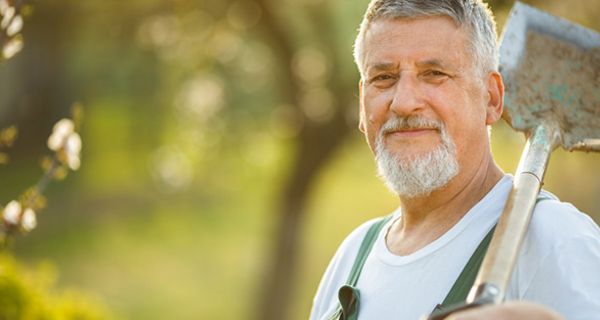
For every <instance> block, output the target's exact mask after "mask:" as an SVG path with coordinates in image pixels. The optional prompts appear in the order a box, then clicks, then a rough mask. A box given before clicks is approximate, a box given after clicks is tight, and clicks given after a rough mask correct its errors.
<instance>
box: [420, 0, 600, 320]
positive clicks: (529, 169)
mask: <svg viewBox="0 0 600 320" xmlns="http://www.w3.org/2000/svg"><path fill="white" fill-rule="evenodd" d="M500 65H501V67H500V68H501V70H500V72H501V73H502V77H503V78H504V80H505V83H506V93H505V109H504V113H503V115H502V117H503V118H504V119H505V120H506V121H507V122H508V123H509V124H510V126H511V127H512V128H513V129H515V130H517V131H521V132H523V133H525V135H526V136H527V143H526V146H525V149H524V151H523V154H522V156H521V160H520V162H519V166H518V168H517V172H516V174H515V179H514V182H513V186H512V190H511V192H510V195H509V197H508V200H507V202H506V206H505V208H504V211H503V213H502V215H501V217H500V220H499V221H498V224H497V226H496V230H495V232H494V236H493V238H492V240H491V242H490V246H489V248H488V251H487V254H486V255H485V258H484V260H483V262H482V265H481V268H480V269H479V273H478V274H477V278H476V279H475V283H474V284H473V287H472V288H471V291H470V292H469V295H468V297H467V301H466V303H465V304H461V305H457V306H453V307H450V308H448V309H447V310H446V311H442V312H434V313H433V314H432V315H431V316H430V317H429V319H431V320H434V319H436V320H439V319H444V318H445V317H446V316H448V315H449V314H450V313H453V312H456V311H459V310H464V309H468V308H471V307H475V306H479V305H484V304H498V303H501V302H502V301H503V300H504V296H505V293H506V287H507V285H508V282H509V280H510V276H511V274H512V271H513V268H514V265H515V262H516V260H517V256H518V254H519V249H520V246H521V243H522V241H523V238H524V237H525V233H526V231H527V227H528V224H529V221H530V219H531V214H532V212H533V208H534V207H535V204H536V199H537V197H538V194H539V192H540V188H541V185H542V183H543V179H544V172H545V171H546V167H547V165H548V160H549V158H550V153H552V151H553V150H554V149H556V148H557V147H559V146H561V147H563V148H564V149H566V150H569V151H574V150H582V151H600V34H598V33H596V32H594V31H592V30H589V29H586V28H584V27H582V26H579V25H575V24H573V23H570V22H569V21H566V20H564V19H561V18H558V17H554V16H551V15H549V14H547V13H545V12H543V11H539V10H537V9H534V8H532V7H530V6H527V5H524V4H522V3H520V2H516V3H515V5H514V7H513V8H512V10H511V13H510V16H509V18H508V21H507V22H506V27H505V29H504V32H503V34H502V39H501V44H500Z"/></svg>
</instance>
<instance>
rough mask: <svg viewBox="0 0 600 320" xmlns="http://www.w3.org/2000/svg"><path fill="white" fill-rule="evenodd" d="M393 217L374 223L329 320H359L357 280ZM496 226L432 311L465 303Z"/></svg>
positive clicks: (544, 197)
mask: <svg viewBox="0 0 600 320" xmlns="http://www.w3.org/2000/svg"><path fill="white" fill-rule="evenodd" d="M545 199H552V198H551V197H549V196H546V195H539V196H538V199H537V202H539V201H541V200H545ZM392 216H393V214H390V215H388V216H385V217H382V218H380V219H379V220H378V221H377V222H375V223H374V224H373V225H371V227H370V228H369V230H368V231H367V234H366V235H365V237H364V239H363V241H362V243H361V245H360V249H359V250H358V255H357V256H356V260H354V265H353V266H352V270H351V271H350V276H349V277H348V280H347V281H346V284H345V285H343V286H342V287H341V288H340V289H339V291H338V298H339V301H340V304H339V306H338V309H337V311H336V312H335V313H334V314H333V315H332V316H331V317H330V318H329V319H330V320H357V319H358V307H359V301H360V293H359V291H358V288H356V283H357V282H358V278H359V276H360V272H361V271H362V268H363V265H364V264H365V261H366V260H367V257H368V256H369V253H370V252H371V249H372V248H373V245H374V244H375V239H377V235H379V232H380V231H381V229H382V228H383V226H384V225H385V224H386V223H387V222H388V221H390V219H391V218H392ZM495 229H496V226H495V225H494V227H493V228H492V229H491V230H490V231H489V232H488V234H487V235H486V236H485V237H484V238H483V240H481V242H480V243H479V246H477V249H475V252H473V255H472V256H471V258H470V259H469V261H468V262H467V264H466V265H465V267H464V269H463V270H462V271H461V273H460V275H459V276H458V278H457V279H456V282H454V285H452V288H451V289H450V292H448V295H446V298H445V299H444V301H443V302H442V303H441V304H438V305H437V306H436V307H435V309H434V310H433V311H437V310H443V309H444V308H446V307H448V306H451V305H454V304H456V303H461V302H464V301H465V300H466V298H467V295H468V294H469V291H470V290H471V286H473V283H474V282H475V278H476V277H477V272H478V271H479V267H480V266H481V262H482V261H483V258H484V256H485V253H486V252H487V248H488V246H489V244H490V241H491V240H492V235H493V234H494V230H495Z"/></svg>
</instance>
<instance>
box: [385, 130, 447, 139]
mask: <svg viewBox="0 0 600 320" xmlns="http://www.w3.org/2000/svg"><path fill="white" fill-rule="evenodd" d="M437 131H438V130H437V129H436V128H409V129H396V130H391V131H390V132H388V133H387V134H388V135H390V136H395V137H417V136H421V135H426V134H429V133H432V132H437Z"/></svg>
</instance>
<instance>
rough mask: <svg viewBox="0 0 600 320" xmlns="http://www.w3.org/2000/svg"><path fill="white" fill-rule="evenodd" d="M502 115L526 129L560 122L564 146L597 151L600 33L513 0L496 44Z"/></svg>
mask: <svg viewBox="0 0 600 320" xmlns="http://www.w3.org/2000/svg"><path fill="white" fill-rule="evenodd" d="M500 65H501V73H502V76H503V78H504V82H505V84H506V94H505V103H504V105H505V109H504V114H503V117H504V119H505V120H507V122H508V123H509V124H510V125H511V126H512V127H513V128H514V129H515V130H518V131H522V132H526V133H528V132H530V131H531V130H532V129H533V128H535V127H536V126H537V125H539V124H540V122H541V121H543V120H549V121H552V122H554V123H556V124H558V125H559V130H560V135H561V143H560V144H561V145H562V147H563V148H565V149H567V150H586V151H600V34H598V33H596V32H594V31H592V30H590V29H587V28H584V27H582V26H579V25H576V24H573V23H571V22H569V21H567V20H564V19H562V18H559V17H555V16H552V15H550V14H547V13H545V12H543V11H540V10H537V9H535V8H533V7H530V6H527V5H525V4H522V3H520V2H516V3H515V6H514V7H513V9H512V11H511V14H510V16H509V19H508V21H507V23H506V27H505V29H504V33H503V35H502V38H501V45H500Z"/></svg>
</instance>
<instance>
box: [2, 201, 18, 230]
mask: <svg viewBox="0 0 600 320" xmlns="http://www.w3.org/2000/svg"><path fill="white" fill-rule="evenodd" d="M20 215H21V204H20V203H19V202H18V201H16V200H12V201H11V202H9V203H8V204H7V205H6V207H4V212H3V213H2V217H3V218H4V221H5V222H6V223H8V224H11V225H17V224H19V217H20Z"/></svg>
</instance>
